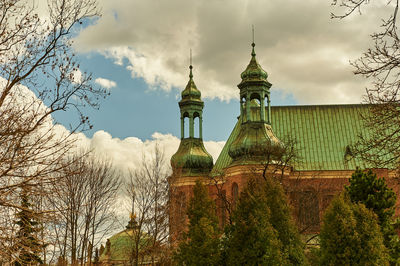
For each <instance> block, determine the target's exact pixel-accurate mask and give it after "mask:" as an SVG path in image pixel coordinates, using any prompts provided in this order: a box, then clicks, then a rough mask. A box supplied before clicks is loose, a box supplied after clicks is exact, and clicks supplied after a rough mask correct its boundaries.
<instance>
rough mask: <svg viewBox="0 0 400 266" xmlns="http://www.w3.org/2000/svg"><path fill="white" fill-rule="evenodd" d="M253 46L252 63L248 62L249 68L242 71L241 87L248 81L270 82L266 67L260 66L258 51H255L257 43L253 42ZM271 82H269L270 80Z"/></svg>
mask: <svg viewBox="0 0 400 266" xmlns="http://www.w3.org/2000/svg"><path fill="white" fill-rule="evenodd" d="M251 45H252V46H253V49H252V52H251V59H250V63H249V64H248V66H247V68H246V69H245V70H244V71H243V72H242V74H241V75H240V76H241V78H242V82H241V83H240V84H239V85H238V86H239V88H240V87H241V86H242V85H244V84H245V83H247V82H260V81H262V82H268V81H267V78H268V74H267V72H265V70H264V69H262V67H261V66H260V64H259V63H258V62H257V59H256V53H255V51H254V46H255V44H254V43H252V44H251ZM268 83H269V82H268Z"/></svg>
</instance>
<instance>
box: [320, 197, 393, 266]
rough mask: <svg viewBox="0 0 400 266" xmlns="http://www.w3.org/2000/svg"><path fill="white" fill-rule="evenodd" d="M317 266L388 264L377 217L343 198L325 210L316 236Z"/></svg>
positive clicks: (359, 205)
mask: <svg viewBox="0 0 400 266" xmlns="http://www.w3.org/2000/svg"><path fill="white" fill-rule="evenodd" d="M320 241H321V249H320V254H321V265H388V263H389V262H388V261H389V258H388V253H387V249H386V247H385V245H384V244H383V236H382V232H381V230H380V227H379V224H378V217H377V215H376V214H375V213H374V212H372V211H371V210H368V209H367V208H366V207H365V206H364V204H362V203H352V202H351V201H350V199H349V198H348V196H347V195H345V194H342V195H339V196H338V197H336V198H335V199H334V200H333V201H332V203H331V205H330V207H329V208H328V209H327V210H326V212H325V215H324V219H323V224H322V228H321V233H320Z"/></svg>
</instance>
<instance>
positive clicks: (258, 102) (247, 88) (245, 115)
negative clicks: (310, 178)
mask: <svg viewBox="0 0 400 266" xmlns="http://www.w3.org/2000/svg"><path fill="white" fill-rule="evenodd" d="M251 46H252V51H251V59H250V63H249V64H248V66H247V68H246V69H245V70H244V71H243V72H242V74H241V78H242V81H241V82H240V84H239V85H238V88H239V90H240V121H239V123H240V124H241V125H240V132H239V134H238V135H237V136H236V138H235V139H234V140H233V142H232V144H231V145H230V148H229V156H230V157H231V158H232V159H233V161H232V165H243V164H260V163H261V164H262V163H264V161H265V158H266V157H269V158H271V155H272V158H273V156H274V155H275V154H279V152H280V150H281V149H282V146H281V143H280V141H279V140H278V138H277V137H276V136H275V134H274V132H273V130H272V127H271V106H270V104H271V101H270V88H271V86H272V84H271V83H270V82H269V81H268V80H267V78H268V74H267V72H266V71H265V70H264V69H262V67H261V66H260V64H259V63H258V62H257V59H256V53H255V49H254V47H255V43H254V37H253V43H252V44H251Z"/></svg>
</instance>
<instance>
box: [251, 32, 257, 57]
mask: <svg viewBox="0 0 400 266" xmlns="http://www.w3.org/2000/svg"><path fill="white" fill-rule="evenodd" d="M251 30H252V33H253V42H252V43H251V46H252V47H253V49H252V51H251V56H256V52H255V51H254V46H256V44H255V43H254V25H251Z"/></svg>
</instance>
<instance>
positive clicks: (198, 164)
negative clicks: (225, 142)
mask: <svg viewBox="0 0 400 266" xmlns="http://www.w3.org/2000/svg"><path fill="white" fill-rule="evenodd" d="M171 165H172V167H173V168H175V169H182V174H183V175H189V176H196V175H199V174H200V175H203V174H208V173H209V172H210V171H211V169H212V167H213V158H212V157H211V155H210V154H209V153H208V152H207V151H206V148H205V147H204V144H203V140H202V139H200V138H186V139H182V140H181V143H180V145H179V148H178V151H177V152H176V153H175V154H174V155H173V156H172V157H171Z"/></svg>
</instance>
